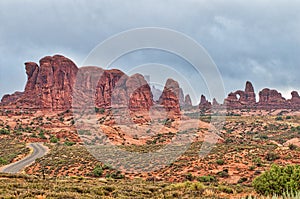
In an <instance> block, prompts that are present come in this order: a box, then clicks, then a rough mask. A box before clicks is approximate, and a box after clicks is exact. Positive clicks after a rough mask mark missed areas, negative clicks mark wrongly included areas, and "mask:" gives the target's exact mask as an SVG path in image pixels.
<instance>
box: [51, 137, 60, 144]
mask: <svg viewBox="0 0 300 199" xmlns="http://www.w3.org/2000/svg"><path fill="white" fill-rule="evenodd" d="M58 141H59V139H58V138H57V137H54V136H52V137H51V138H50V142H51V143H57V142H58Z"/></svg>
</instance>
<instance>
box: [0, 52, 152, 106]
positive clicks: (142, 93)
mask: <svg viewBox="0 0 300 199" xmlns="http://www.w3.org/2000/svg"><path fill="white" fill-rule="evenodd" d="M25 69H26V74H27V83H26V86H25V90H24V92H16V93H14V94H12V95H5V96H4V97H3V99H2V101H1V104H2V105H11V106H15V107H16V106H18V107H22V108H32V109H37V110H49V111H56V110H68V109H70V108H71V107H72V97H73V89H74V86H75V82H76V81H78V84H82V85H80V87H77V89H78V88H79V90H77V91H79V92H80V89H81V92H82V93H81V95H80V97H81V98H82V102H83V103H84V101H85V99H86V98H87V97H92V98H93V100H94V101H93V103H94V104H93V105H92V106H94V107H99V108H109V107H111V106H112V105H116V106H121V107H128V108H129V109H130V110H131V111H140V110H146V111H148V110H149V109H150V107H151V106H152V105H153V96H152V93H151V89H150V87H149V85H148V83H147V82H146V81H145V79H144V77H143V76H142V75H140V74H135V75H133V76H130V77H128V76H127V75H126V74H124V73H123V72H122V71H120V70H117V69H112V70H103V69H101V68H98V67H95V68H93V67H85V68H84V69H83V70H85V71H84V72H83V73H81V74H78V71H79V69H78V67H77V66H76V65H75V64H74V63H73V62H72V61H71V60H70V59H68V58H66V57H64V56H61V55H55V56H53V57H51V56H47V57H44V58H42V59H41V60H40V61H39V65H38V64H36V63H34V62H26V63H25ZM77 74H78V75H79V76H77ZM92 76H93V77H92ZM91 79H93V80H94V81H96V83H95V82H91ZM93 83H94V84H95V85H92V84H93ZM89 89H94V91H93V92H94V95H93V96H87V94H86V92H84V91H85V90H89ZM94 98H95V99H94ZM82 105H83V104H82Z"/></svg>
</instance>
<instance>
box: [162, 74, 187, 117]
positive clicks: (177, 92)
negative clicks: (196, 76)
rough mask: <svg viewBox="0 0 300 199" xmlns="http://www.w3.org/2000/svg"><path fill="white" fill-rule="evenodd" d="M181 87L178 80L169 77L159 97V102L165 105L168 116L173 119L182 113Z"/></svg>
mask: <svg viewBox="0 0 300 199" xmlns="http://www.w3.org/2000/svg"><path fill="white" fill-rule="evenodd" d="M181 91H182V90H181V88H180V87H179V84H178V82H177V81H175V80H173V79H168V80H167V82H166V84H165V87H164V90H163V92H162V95H161V96H160V98H159V104H161V105H163V106H164V108H165V110H166V112H167V113H168V117H169V118H171V119H174V118H177V117H178V116H179V115H180V103H179V100H180V97H181Z"/></svg>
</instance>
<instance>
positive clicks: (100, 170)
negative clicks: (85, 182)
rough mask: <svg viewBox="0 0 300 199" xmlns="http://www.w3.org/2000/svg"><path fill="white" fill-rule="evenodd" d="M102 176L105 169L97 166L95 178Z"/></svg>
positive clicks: (94, 173) (94, 171) (94, 172)
mask: <svg viewBox="0 0 300 199" xmlns="http://www.w3.org/2000/svg"><path fill="white" fill-rule="evenodd" d="M102 174H103V169H102V167H101V166H99V165H97V166H96V167H95V168H94V170H93V175H94V176H95V177H100V176H102Z"/></svg>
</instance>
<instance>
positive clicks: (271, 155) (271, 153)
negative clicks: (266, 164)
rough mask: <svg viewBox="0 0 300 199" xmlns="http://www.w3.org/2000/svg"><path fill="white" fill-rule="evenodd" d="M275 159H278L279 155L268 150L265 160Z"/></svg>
mask: <svg viewBox="0 0 300 199" xmlns="http://www.w3.org/2000/svg"><path fill="white" fill-rule="evenodd" d="M277 159H279V155H278V154H276V153H273V152H269V153H267V155H266V160H268V161H274V160H277Z"/></svg>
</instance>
